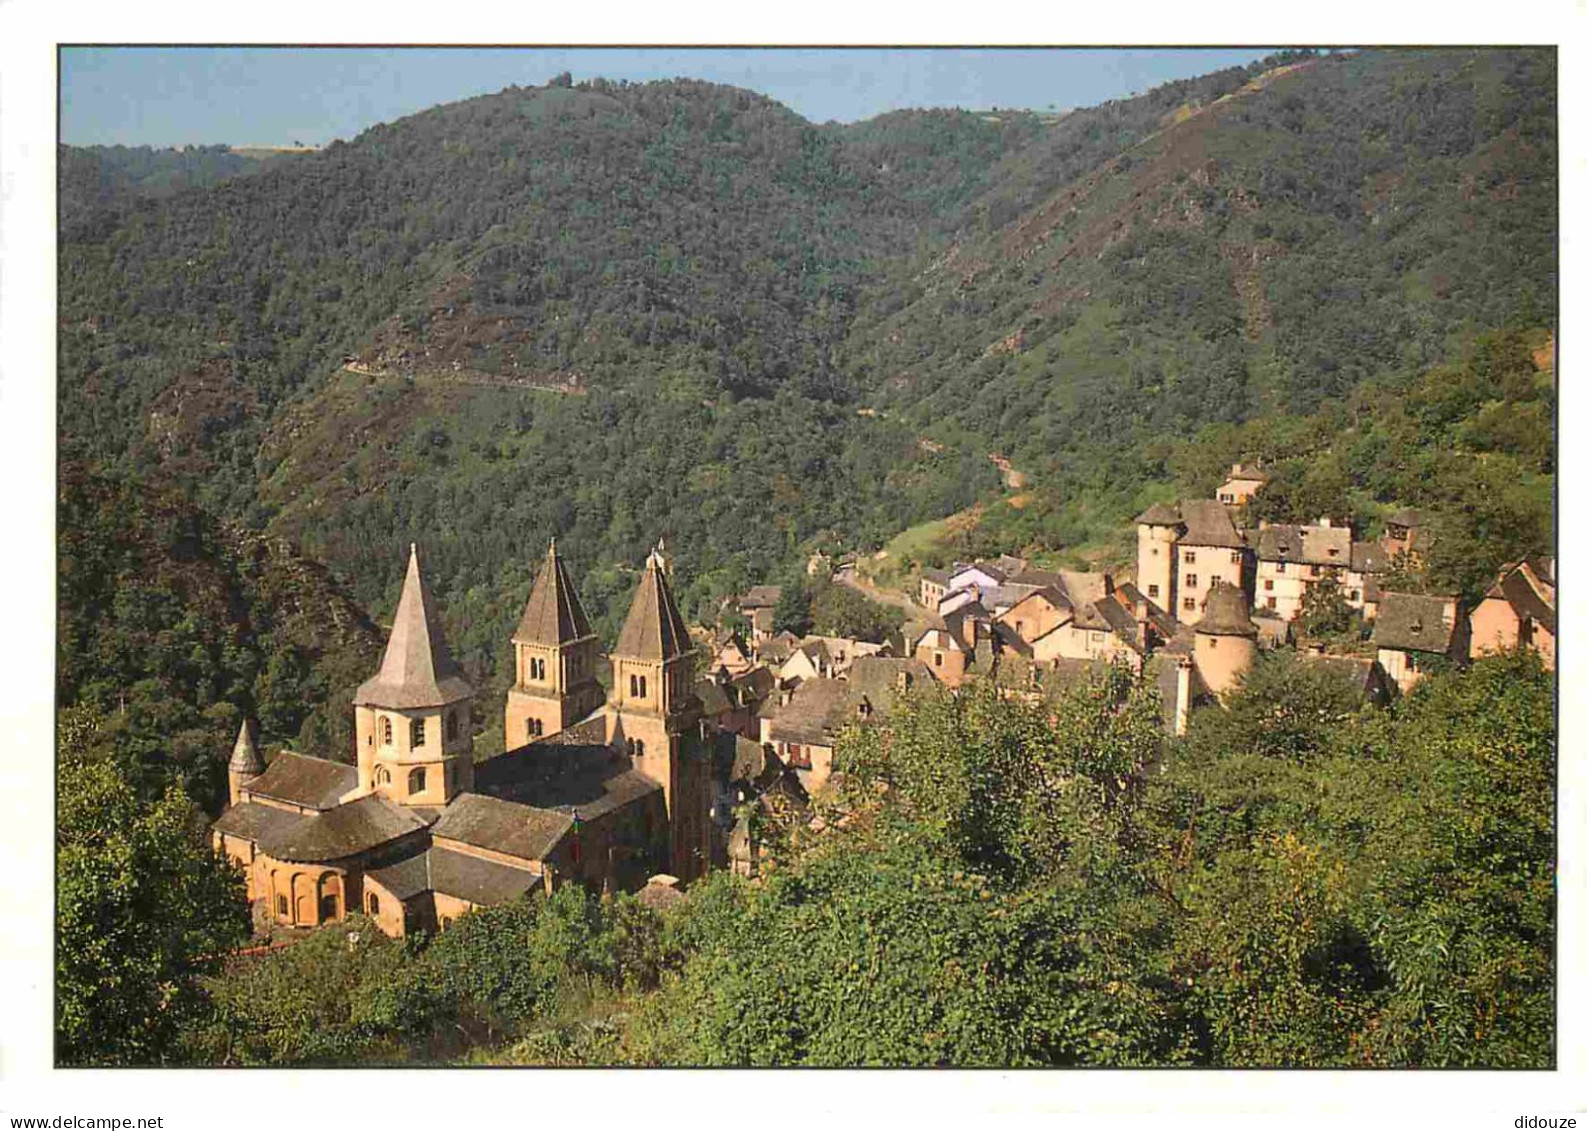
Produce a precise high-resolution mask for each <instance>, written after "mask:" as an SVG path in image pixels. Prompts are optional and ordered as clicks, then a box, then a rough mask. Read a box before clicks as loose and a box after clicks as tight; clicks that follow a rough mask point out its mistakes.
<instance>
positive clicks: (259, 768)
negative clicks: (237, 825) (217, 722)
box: [226, 717, 265, 805]
mask: <svg viewBox="0 0 1587 1131" xmlns="http://www.w3.org/2000/svg"><path fill="white" fill-rule="evenodd" d="M264 771H265V764H264V759H263V758H262V757H260V755H259V747H258V746H257V745H255V744H254V740H253V726H252V724H251V722H250V721H249V720H248V719H247V718H246V717H245V718H244V719H243V721H242V726H240V727H239V728H238V729H237V742H236V745H234V746H233V747H232V748H231V761H230V762H228V763H227V765H226V784H227V786H228V790H229V793H230V796H231V803H232V804H233V805H236V804H238V803H239V802H240V801H241V800H242V791H243V788H244V787H245V786H247V784H248V783H249V782H251V781H253V779H254V778H256V777H258V776H259V775H260V774H262V773H264Z"/></svg>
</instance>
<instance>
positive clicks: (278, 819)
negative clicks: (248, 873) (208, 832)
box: [210, 801, 303, 841]
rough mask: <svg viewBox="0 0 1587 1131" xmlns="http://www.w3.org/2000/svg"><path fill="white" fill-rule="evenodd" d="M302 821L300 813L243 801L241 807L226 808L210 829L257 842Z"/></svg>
mask: <svg viewBox="0 0 1587 1131" xmlns="http://www.w3.org/2000/svg"><path fill="white" fill-rule="evenodd" d="M302 819H303V815H302V814H301V813H294V812H292V811H291V810H290V809H281V808H278V807H277V806H274V805H263V804H260V803H259V802H257V801H244V802H243V803H242V804H241V805H231V806H228V807H227V808H226V809H225V810H223V811H222V812H221V815H220V816H219V817H217V818H215V823H214V824H212V825H210V828H212V829H214V830H215V831H216V832H220V833H226V834H227V835H229V836H238V837H242V838H244V839H246V840H252V841H257V840H258V839H259V838H260V837H261V836H266V835H268V834H270V833H278V832H280V831H282V830H283V829H285V828H286V827H287V826H288V825H294V824H296V823H297V822H299V821H301V820H302Z"/></svg>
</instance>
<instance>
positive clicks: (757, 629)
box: [738, 585, 782, 644]
mask: <svg viewBox="0 0 1587 1131" xmlns="http://www.w3.org/2000/svg"><path fill="white" fill-rule="evenodd" d="M781 600H782V586H780V585H754V586H751V587H750V588H749V590H748V591H747V592H745V593H743V594H742V595H741V596H740V597H739V598H738V611H739V612H740V613H742V614H743V616H744V619H745V620H746V621H748V622H749V642H750V643H751V644H759V643H760V642H761V641H762V640H765V639H766V638H767V637H769V636H770V635H771V634H772V614H773V612H774V611H775V610H776V608H777V602H778V601H781Z"/></svg>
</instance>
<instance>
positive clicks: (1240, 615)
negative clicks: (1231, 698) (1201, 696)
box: [1195, 581, 1258, 697]
mask: <svg viewBox="0 0 1587 1131" xmlns="http://www.w3.org/2000/svg"><path fill="white" fill-rule="evenodd" d="M1257 635H1258V632H1257V627H1256V625H1254V624H1253V623H1251V609H1250V606H1249V605H1248V604H1247V603H1246V599H1245V594H1244V593H1243V592H1242V591H1241V590H1240V589H1238V588H1237V587H1235V586H1233V585H1230V584H1229V583H1228V582H1227V581H1220V582H1218V583H1217V584H1216V585H1214V586H1213V587H1212V589H1211V591H1210V592H1209V593H1208V595H1207V603H1206V606H1205V611H1204V612H1203V613H1202V617H1201V620H1200V621H1198V622H1197V623H1196V642H1195V657H1196V670H1197V671H1198V672H1200V673H1201V681H1202V683H1204V684H1206V686H1207V690H1208V691H1211V692H1212V693H1213V694H1214V695H1217V696H1219V697H1222V696H1223V695H1224V694H1225V693H1226V692H1227V691H1228V690H1229V689H1230V688H1232V687H1233V686H1234V685H1235V684H1237V683H1238V682H1239V681H1240V677H1241V676H1243V675H1244V674H1245V672H1246V670H1247V669H1249V668H1250V666H1251V664H1252V663H1253V662H1254V661H1255V659H1256V638H1257Z"/></svg>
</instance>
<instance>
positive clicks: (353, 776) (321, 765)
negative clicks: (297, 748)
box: [247, 750, 358, 809]
mask: <svg viewBox="0 0 1587 1131" xmlns="http://www.w3.org/2000/svg"><path fill="white" fill-rule="evenodd" d="M247 788H248V792H249V793H253V794H257V795H258V796H260V797H272V798H274V799H275V800H277V801H289V802H291V803H292V804H294V805H302V806H305V807H307V808H310V809H330V808H332V807H333V806H335V805H337V804H339V803H340V802H341V799H342V795H343V794H344V793H348V792H350V791H352V790H354V789H357V788H358V767H357V766H349V765H348V764H347V763H345V762H332V761H329V760H328V759H325V758H310V757H309V756H308V755H306V754H293V753H292V752H291V751H288V750H283V751H281V752H280V753H278V754H277V755H276V756H275V757H274V758H272V759H271V760H270V766H269V768H268V769H266V770H265V772H264V773H263V774H261V775H260V776H258V777H256V778H254V779H253V781H251V782H249V783H248V787H247Z"/></svg>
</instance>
